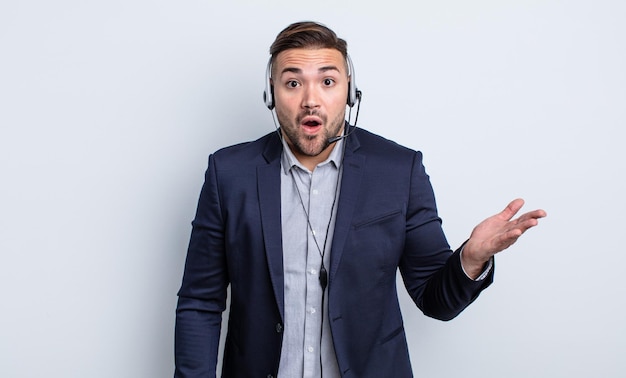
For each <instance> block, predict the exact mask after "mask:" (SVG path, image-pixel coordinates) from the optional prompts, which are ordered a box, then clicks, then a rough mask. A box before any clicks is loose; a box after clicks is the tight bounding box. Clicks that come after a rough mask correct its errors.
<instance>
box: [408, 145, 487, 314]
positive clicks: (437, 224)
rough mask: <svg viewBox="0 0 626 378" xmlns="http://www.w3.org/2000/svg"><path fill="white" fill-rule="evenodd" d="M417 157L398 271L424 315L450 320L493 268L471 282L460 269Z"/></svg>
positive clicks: (472, 299) (427, 180) (414, 162)
mask: <svg viewBox="0 0 626 378" xmlns="http://www.w3.org/2000/svg"><path fill="white" fill-rule="evenodd" d="M421 157H422V155H421V154H420V153H417V154H416V155H415V158H414V161H413V168H412V172H411V177H410V189H409V190H410V192H409V201H408V207H407V220H406V222H407V223H406V241H405V248H404V252H403V254H402V259H401V261H400V272H401V273H402V276H403V279H404V283H405V286H406V288H407V291H408V292H409V294H410V295H411V297H412V298H413V300H414V302H415V303H416V304H417V306H418V307H419V308H420V309H421V310H422V312H424V314H425V315H427V316H430V317H432V318H436V319H440V320H450V319H452V318H454V317H456V316H457V315H458V314H459V313H461V311H463V309H465V308H466V307H467V306H468V305H469V304H470V303H472V301H474V300H475V299H476V298H477V297H478V295H479V294H480V292H481V291H482V290H483V289H485V288H486V287H487V286H489V285H490V284H491V282H492V279H493V269H492V270H491V271H490V272H489V274H488V275H487V277H485V279H484V280H482V281H473V280H472V279H470V278H469V277H468V275H466V274H465V273H464V272H463V268H462V266H461V260H460V255H461V253H460V249H459V250H457V251H456V252H454V253H452V252H451V250H450V247H449V245H448V242H447V240H446V238H445V235H444V233H443V229H442V227H441V219H440V218H439V216H438V214H437V206H436V204H435V196H434V194H433V190H432V186H431V184H430V179H429V177H428V175H427V174H426V172H425V169H424V166H423V164H422V159H421ZM463 254H465V252H464V253H463Z"/></svg>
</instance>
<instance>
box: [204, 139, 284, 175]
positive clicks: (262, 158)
mask: <svg viewBox="0 0 626 378" xmlns="http://www.w3.org/2000/svg"><path fill="white" fill-rule="evenodd" d="M281 151H282V144H281V143H280V140H279V138H278V136H277V135H276V133H275V132H271V133H268V134H266V135H264V136H262V137H260V138H259V139H257V140H254V141H248V142H243V143H238V144H234V145H231V146H228V147H223V148H221V149H219V150H217V151H215V152H214V153H212V154H211V158H212V159H213V160H214V162H215V163H216V164H217V163H219V164H220V166H221V167H222V168H224V169H229V168H231V167H232V166H233V165H236V167H242V166H245V165H250V164H252V165H258V164H260V163H263V162H265V163H267V162H268V155H269V158H271V157H272V156H280V152H281Z"/></svg>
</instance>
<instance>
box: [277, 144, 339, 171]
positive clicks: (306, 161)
mask: <svg viewBox="0 0 626 378" xmlns="http://www.w3.org/2000/svg"><path fill="white" fill-rule="evenodd" d="M287 144H288V146H289V149H290V150H291V152H292V153H293V155H294V156H295V157H296V159H298V161H299V162H300V164H302V165H304V166H305V167H306V168H307V169H308V170H309V171H311V172H313V170H314V169H315V167H317V165H318V164H319V163H321V162H323V161H325V160H326V159H328V157H329V156H330V153H331V152H332V151H333V148H335V144H336V143H332V144H330V145H329V146H328V147H326V148H325V149H324V150H323V151H322V152H321V153H319V154H317V155H315V156H309V155H304V154H301V153H299V152H298V151H294V149H293V147H292V146H291V143H287Z"/></svg>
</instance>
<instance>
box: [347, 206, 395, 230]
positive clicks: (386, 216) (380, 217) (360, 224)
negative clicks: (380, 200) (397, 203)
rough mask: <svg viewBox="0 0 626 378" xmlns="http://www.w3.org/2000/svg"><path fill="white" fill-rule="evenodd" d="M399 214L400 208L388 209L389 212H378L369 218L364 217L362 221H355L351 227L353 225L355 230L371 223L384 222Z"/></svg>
mask: <svg viewBox="0 0 626 378" xmlns="http://www.w3.org/2000/svg"><path fill="white" fill-rule="evenodd" d="M399 214H402V210H393V211H389V212H386V213H384V214H380V215H377V216H375V217H371V218H368V219H365V220H363V221H360V222H357V223H355V224H354V226H353V227H354V229H355V230H358V229H361V228H364V227H368V226H371V225H373V224H378V223H383V222H385V221H387V220H389V219H392V218H394V217H395V216H397V215H399Z"/></svg>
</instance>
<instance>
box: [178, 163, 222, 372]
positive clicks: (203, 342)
mask: <svg viewBox="0 0 626 378" xmlns="http://www.w3.org/2000/svg"><path fill="white" fill-rule="evenodd" d="M228 283H229V275H228V269H227V264H226V257H225V254H224V223H223V220H222V213H221V209H220V197H219V192H218V186H217V173H216V167H215V159H214V157H213V155H211V156H210V157H209V166H208V169H207V171H206V174H205V182H204V185H203V187H202V191H201V193H200V199H199V201H198V208H197V211H196V216H195V219H194V220H193V222H192V232H191V239H190V242H189V248H188V251H187V259H186V262H185V270H184V275H183V282H182V286H181V288H180V290H179V292H178V305H177V308H176V327H175V364H176V368H175V373H174V376H175V377H176V378H191V377H215V374H216V371H215V370H216V364H217V354H218V348H219V338H220V329H221V322H222V312H223V311H224V309H225V307H226V295H227V294H226V293H227V287H228Z"/></svg>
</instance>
